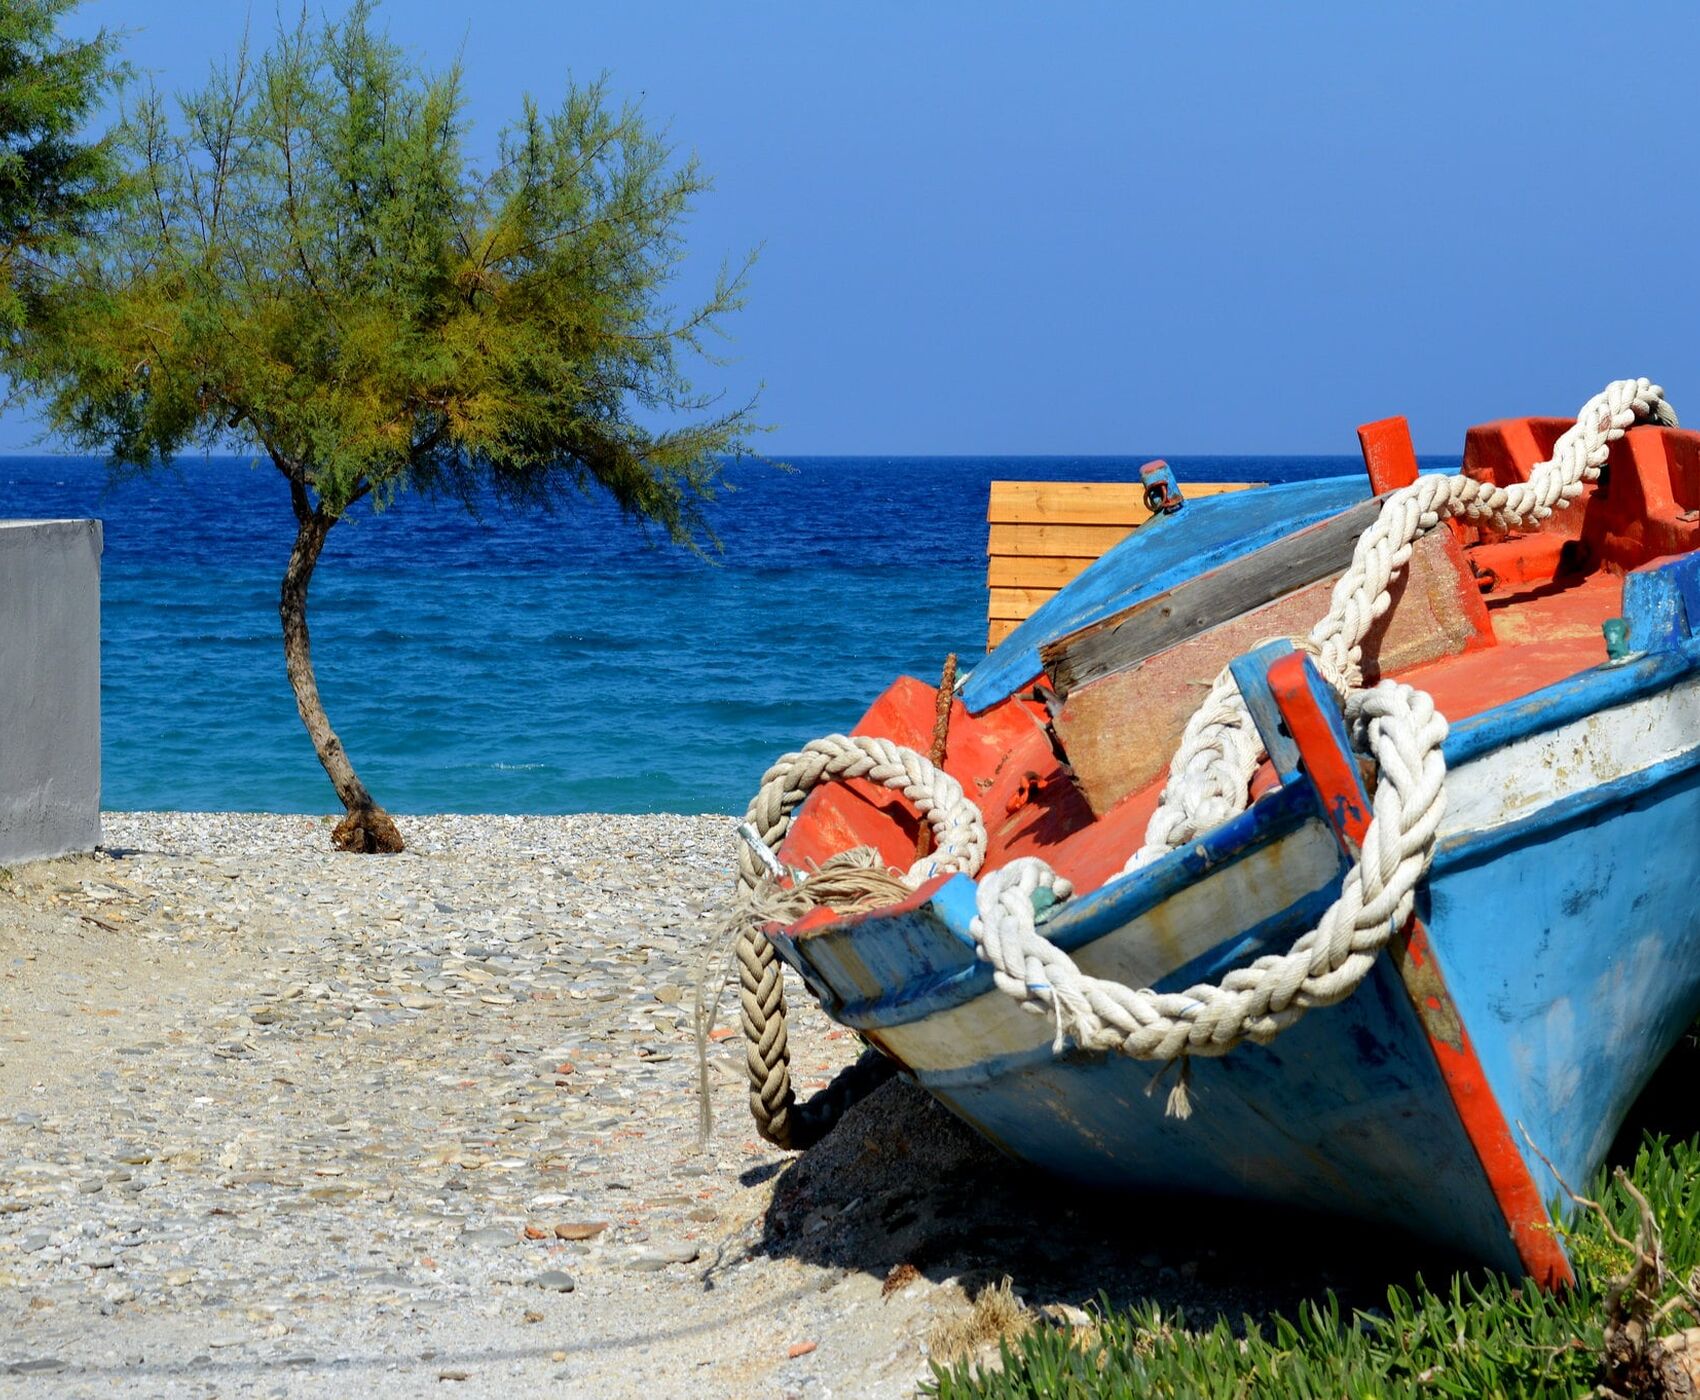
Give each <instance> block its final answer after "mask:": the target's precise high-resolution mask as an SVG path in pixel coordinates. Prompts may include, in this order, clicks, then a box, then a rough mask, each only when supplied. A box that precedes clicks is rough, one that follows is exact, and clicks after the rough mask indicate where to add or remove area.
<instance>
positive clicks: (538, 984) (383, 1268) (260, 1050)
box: [0, 813, 1341, 1397]
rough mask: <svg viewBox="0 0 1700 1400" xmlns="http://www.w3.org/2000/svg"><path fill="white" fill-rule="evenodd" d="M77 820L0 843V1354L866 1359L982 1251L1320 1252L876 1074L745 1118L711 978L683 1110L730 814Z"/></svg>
mask: <svg viewBox="0 0 1700 1400" xmlns="http://www.w3.org/2000/svg"><path fill="white" fill-rule="evenodd" d="M104 826H105V846H104V848H103V849H102V850H101V851H99V852H97V853H95V854H94V855H91V856H82V857H72V858H67V859H63V860H58V861H50V862H41V863H36V864H29V865H24V866H20V867H17V868H15V869H13V870H10V871H8V872H5V873H4V874H3V875H0V1396H9V1395H28V1396H96V1395H99V1396H107V1395H124V1396H155V1395H159V1396H180V1395H182V1396H189V1395H193V1396H215V1395H216V1396H223V1395H232V1396H248V1395H252V1396H267V1397H271V1396H278V1397H282V1396H345V1395H348V1394H351V1393H354V1392H355V1391H359V1392H360V1393H362V1394H365V1395H370V1396H391V1395H397V1396H399V1395H418V1394H423V1393H439V1392H440V1393H444V1394H447V1393H450V1388H452V1393H454V1394H459V1395H479V1396H483V1395H489V1396H495V1395H504V1396H505V1395H522V1394H523V1395H529V1394H549V1395H587V1396H592V1395H593V1396H616V1397H617V1396H628V1395H629V1396H639V1395H691V1396H707V1397H712V1396H774V1397H784V1396H789V1397H826V1396H831V1395H840V1396H900V1395H911V1394H913V1393H914V1391H915V1386H916V1384H917V1382H918V1381H919V1380H920V1379H922V1378H924V1377H925V1376H926V1375H927V1374H928V1361H929V1357H930V1356H932V1355H934V1354H937V1350H936V1349H937V1345H938V1341H939V1338H940V1337H941V1335H948V1334H949V1329H950V1327H951V1325H952V1323H953V1320H959V1319H961V1318H963V1317H966V1316H968V1315H970V1314H971V1313H972V1302H973V1299H974V1298H975V1297H977V1296H978V1295H979V1294H980V1293H982V1292H983V1291H984V1290H985V1289H986V1288H988V1287H990V1286H994V1285H995V1284H996V1283H997V1282H998V1281H999V1280H1001V1279H1002V1278H1004V1277H1009V1276H1013V1278H1014V1283H1015V1286H1016V1289H1017V1291H1018V1293H1019V1294H1020V1296H1022V1298H1023V1300H1024V1305H1025V1306H1027V1307H1028V1308H1030V1309H1031V1310H1032V1311H1033V1313H1034V1315H1040V1314H1041V1313H1043V1315H1045V1316H1048V1317H1050V1318H1051V1319H1052V1320H1054V1321H1056V1322H1058V1323H1059V1324H1060V1325H1069V1321H1070V1319H1073V1320H1074V1322H1076V1323H1078V1322H1079V1321H1081V1320H1082V1318H1083V1314H1081V1313H1080V1311H1079V1308H1080V1307H1081V1306H1082V1305H1085V1304H1090V1302H1091V1301H1092V1300H1093V1299H1094V1298H1095V1297H1096V1296H1098V1295H1099V1294H1100V1293H1101V1292H1102V1293H1108V1294H1110V1295H1112V1296H1114V1297H1123V1298H1134V1297H1153V1298H1158V1299H1160V1300H1162V1301H1163V1302H1164V1303H1166V1304H1169V1305H1178V1306H1187V1307H1190V1308H1193V1309H1198V1308H1200V1307H1205V1308H1207V1309H1210V1310H1218V1309H1219V1310H1222V1311H1226V1312H1228V1313H1229V1314H1230V1315H1233V1314H1234V1313H1235V1312H1237V1311H1252V1312H1254V1313H1255V1312H1257V1311H1260V1310H1261V1309H1262V1308H1264V1307H1265V1306H1267V1305H1268V1304H1270V1303H1272V1302H1278V1301H1280V1300H1282V1299H1283V1298H1285V1297H1288V1296H1291V1295H1292V1292H1293V1290H1294V1289H1302V1288H1306V1287H1310V1286H1313V1285H1315V1284H1318V1283H1324V1282H1334V1283H1338V1282H1341V1280H1340V1279H1338V1278H1333V1279H1331V1278H1329V1277H1328V1276H1326V1275H1315V1276H1312V1275H1309V1274H1307V1273H1306V1272H1305V1270H1303V1269H1300V1270H1294V1269H1293V1268H1292V1267H1291V1265H1290V1262H1289V1263H1287V1264H1284V1265H1282V1266H1280V1267H1279V1269H1274V1268H1272V1269H1271V1274H1270V1276H1268V1277H1260V1276H1259V1269H1258V1261H1257V1260H1255V1259H1254V1260H1249V1261H1248V1260H1245V1259H1238V1260H1236V1259H1234V1258H1232V1257H1231V1256H1225V1255H1224V1254H1223V1253H1222V1251H1220V1250H1219V1249H1218V1248H1217V1243H1218V1240H1217V1235H1218V1234H1219V1235H1221V1236H1222V1238H1224V1239H1225V1238H1229V1237H1231V1236H1232V1235H1233V1231H1234V1225H1233V1222H1232V1221H1231V1220H1227V1219H1220V1220H1216V1221H1214V1222H1213V1223H1209V1224H1207V1225H1204V1226H1201V1225H1200V1222H1199V1221H1197V1220H1196V1219H1195V1220H1190V1221H1189V1220H1186V1219H1185V1218H1184V1217H1176V1216H1170V1215H1167V1213H1164V1212H1151V1213H1150V1214H1147V1213H1146V1212H1144V1211H1140V1210H1134V1211H1131V1212H1130V1211H1129V1210H1128V1209H1127V1208H1126V1207H1125V1205H1124V1206H1119V1207H1116V1208H1114V1209H1113V1210H1109V1211H1100V1210H1098V1209H1096V1208H1095V1207H1093V1206H1092V1205H1091V1203H1090V1201H1089V1200H1087V1199H1085V1198H1083V1197H1082V1196H1081V1195H1080V1193H1078V1192H1057V1191H1054V1190H1052V1189H1050V1188H1049V1187H1048V1186H1047V1185H1046V1184H1045V1183H1042V1182H1038V1181H1036V1180H1035V1179H1034V1178H1032V1177H1031V1176H1029V1175H1028V1174H1026V1173H1023V1172H1021V1171H1018V1170H1017V1169H1015V1168H1014V1167H1013V1166H1011V1165H1009V1164H1007V1163H1006V1162H1004V1160H1003V1159H1002V1158H1000V1157H999V1156H998V1154H997V1153H995V1152H994V1151H993V1150H992V1149H991V1148H990V1147H989V1146H987V1145H986V1144H984V1143H983V1142H981V1141H980V1140H979V1139H977V1138H975V1137H974V1136H973V1135H972V1134H970V1133H969V1132H968V1131H967V1130H966V1129H964V1128H962V1127H961V1126H960V1125H959V1124H957V1122H956V1121H955V1120H954V1119H953V1118H951V1117H950V1116H949V1115H948V1114H946V1113H944V1112H943V1111H942V1110H941V1109H939V1108H938V1107H937V1106H936V1105H935V1104H933V1103H932V1101H931V1100H930V1099H928V1098H926V1097H925V1096H924V1095H922V1094H921V1093H920V1092H919V1091H918V1090H916V1089H914V1088H913V1086H911V1085H909V1084H908V1083H907V1082H905V1081H902V1080H898V1081H894V1082H893V1083H890V1084H888V1085H886V1086H885V1088H884V1089H882V1090H881V1091H880V1092H879V1093H878V1094H876V1095H874V1096H873V1097H872V1098H870V1099H869V1100H867V1101H866V1102H864V1103H863V1104H862V1105H860V1106H859V1107H858V1108H857V1109H856V1110H854V1111H853V1112H852V1114H851V1115H850V1116H849V1117H847V1118H846V1120H845V1121H844V1122H843V1123H842V1124H841V1125H840V1126H839V1128H838V1129H837V1130H836V1131H835V1132H834V1133H833V1134H831V1135H830V1136H829V1137H828V1138H827V1139H826V1141H825V1142H823V1143H822V1144H820V1145H819V1146H818V1147H816V1148H815V1149H814V1150H813V1151H812V1152H810V1153H808V1154H806V1155H804V1156H802V1157H800V1158H798V1157H791V1156H788V1155H787V1154H782V1153H779V1152H777V1151H776V1150H774V1149H772V1148H770V1147H768V1146H767V1145H766V1144H764V1143H762V1142H761V1141H759V1140H758V1139H757V1138H756V1136H755V1134H754V1132H753V1130H752V1128H751V1126H750V1124H749V1120H748V1117H747V1110H746V1107H745V1099H744V1087H743V1068H742V1048H741V1045H740V1044H739V1041H738V1039H737V1037H736V1035H735V1033H734V1028H735V1022H733V1020H732V1016H733V1009H732V1006H731V998H730V996H728V997H727V999H726V1003H725V1005H724V1008H723V1012H722V1021H723V1023H724V1025H723V1028H722V1030H721V1031H720V1032H718V1033H717V1038H716V1039H714V1040H713V1041H712V1043H711V1044H710V1047H709V1053H708V1082H709V1085H710V1094H711V1098H712V1105H713V1109H714V1115H715V1123H714V1127H713V1130H712V1133H711V1134H710V1136H709V1138H708V1140H707V1144H706V1146H703V1145H701V1144H700V1138H699V1127H698V1123H699V1096H698V1073H699V1072H698V1061H697V1054H696V1036H695V1029H694V1018H693V1004H694V994H695V987H696V984H697V980H698V978H699V976H700V975H701V973H702V969H703V968H704V967H705V965H711V964H715V963H717V962H718V960H719V957H720V949H719V942H720V935H719V934H718V932H717V929H718V926H719V924H720V921H721V919H722V917H723V915H724V912H725V909H726V905H727V901H728V898H729V894H730V888H731V878H732V846H731V844H730V827H731V823H730V821H729V819H727V818H725V817H701V818H695V817H676V816H567V817H466V816H455V817H433V818H410V819H406V820H405V821H404V822H403V829H404V832H405V834H406V836H407V839H408V841H409V850H408V851H407V852H406V853H405V854H403V855H399V856H394V857H361V856H349V855H342V854H338V853H335V852H333V851H332V850H331V849H330V846H329V842H328V831H329V825H328V823H327V822H326V821H325V820H323V819H319V818H312V817H302V816H253V815H229V814H197V813H173V814H145V813H135V814H123V813H109V814H107V815H106V817H105V822H104ZM791 1043H792V1047H793V1057H794V1067H795V1069H796V1072H797V1075H798V1078H799V1081H800V1083H801V1085H802V1086H803V1088H804V1089H805V1090H807V1089H809V1088H812V1087H815V1086H818V1085H819V1084H820V1083H823V1082H824V1081H825V1080H826V1078H827V1077H828V1076H829V1075H830V1074H831V1073H833V1072H835V1071H836V1070H837V1069H838V1068H839V1067H841V1066H842V1065H844V1064H846V1063H848V1062H849V1061H850V1060H851V1059H852V1058H854V1056H855V1054H856V1052H857V1050H858V1049H859V1046H858V1045H857V1043H856V1042H855V1040H854V1039H853V1038H852V1037H849V1036H847V1035H846V1034H845V1033H844V1032H842V1031H840V1030H837V1029H835V1028H833V1027H832V1026H831V1024H830V1023H829V1022H828V1021H827V1020H826V1019H825V1018H824V1017H823V1016H822V1015H821V1014H820V1013H819V1011H818V1010H817V1009H816V1008H815V1007H814V1006H813V1004H812V1002H810V1000H809V999H808V998H807V996H806V995H799V994H795V993H794V995H793V997H792V1041H791ZM1265 1234H1267V1231H1265ZM1036 1238H1037V1239H1043V1240H1044V1241H1045V1247H1044V1249H1043V1250H1038V1249H1035V1248H1034V1246H1033V1242H1034V1240H1035V1239H1036ZM1260 1253H1261V1251H1260ZM1270 1257H1271V1258H1272V1259H1275V1258H1279V1257H1280V1256H1279V1252H1278V1251H1276V1252H1275V1253H1273V1254H1272V1255H1271V1256H1270ZM941 1328H942V1329H945V1330H944V1332H942V1333H941Z"/></svg>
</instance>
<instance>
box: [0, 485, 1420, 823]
mask: <svg viewBox="0 0 1700 1400" xmlns="http://www.w3.org/2000/svg"><path fill="white" fill-rule="evenodd" d="M1145 460H1147V459H1145V458H1141V457H1021V458H1016V457H1005V458H966V457H963V458H957V457H798V458H791V459H789V465H790V467H791V468H792V470H789V471H781V470H777V469H775V468H774V467H772V466H768V465H761V464H752V463H743V464H739V465H737V466H735V467H734V468H733V469H732V470H731V473H730V482H731V485H732V486H733V487H734V488H735V489H733V490H731V491H728V492H726V493H725V494H724V495H722V496H721V497H720V498H719V499H718V500H716V501H715V502H714V503H713V504H712V505H711V506H710V507H709V512H708V514H709V520H710V523H711V525H712V527H713V529H714V530H715V532H716V533H717V534H718V535H719V538H720V541H721V544H722V551H721V552H720V553H719V554H718V555H716V556H715V557H714V558H712V559H711V560H704V559H701V558H698V557H696V556H694V555H692V554H690V553H689V552H687V551H684V550H681V549H679V548H676V547H674V546H672V545H670V544H668V543H667V542H666V541H665V540H663V539H659V538H655V537H647V538H646V537H645V535H644V534H643V533H642V532H641V531H640V530H639V529H637V528H636V527H635V526H634V525H632V524H630V523H629V522H627V521H625V520H624V519H622V517H621V516H620V514H619V512H618V511H616V510H614V509H613V508H612V507H611V506H609V505H608V504H607V503H606V502H605V501H603V500H601V499H598V498H586V499H584V500H583V501H581V502H578V503H577V504H576V505H575V506H573V507H572V508H571V509H565V510H562V511H559V512H557V513H555V514H553V515H544V514H526V515H519V516H513V515H507V514H504V513H502V512H501V511H500V510H498V509H497V508H495V507H492V508H491V509H489V510H486V511H484V512H482V518H480V519H473V518H470V517H469V516H468V515H467V514H466V513H465V512H464V511H462V510H461V508H460V507H458V506H454V505H450V504H447V503H441V502H433V501H428V500H423V499H418V498H411V497H405V496H404V497H402V498H401V499H399V500H397V501H395V502H394V503H393V504H392V505H390V507H389V508H388V509H386V510H383V511H381V512H373V511H371V510H367V509H360V510H358V511H356V512H355V513H354V514H353V515H351V517H350V518H349V519H348V520H346V521H345V522H344V523H342V524H340V525H338V526H337V528H336V529H335V530H333V531H332V532H331V536H330V542H329V544H328V545H327V547H326V550H325V554H324V557H323V559H322V561H321V563H320V565H319V569H318V573H317V575H316V577H315V579H314V582H313V592H312V599H311V613H310V620H311V625H312V629H313V653H314V661H315V664H316V667H317V670H318V675H319V682H320V687H321V690H322V692H323V695H324V700H325V705H326V709H327V711H328V713H329V715H330V718H331V723H332V724H333V725H334V726H335V727H336V729H337V731H338V732H339V734H340V735H341V737H342V739H343V741H344V743H345V745H346V746H347V748H348V751H349V753H350V754H351V756H352V757H353V759H354V763H355V766H356V768H357V769H358V771H359V772H360V774H361V776H362V777H363V778H364V779H365V781H366V783H367V785H368V787H370V788H371V790H372V792H373V793H374V795H375V796H376V797H377V798H378V800H379V801H381V802H383V803H384V804H385V805H386V806H388V807H389V808H390V809H391V810H392V811H395V812H398V813H420V812H532V813H552V812H583V811H608V812H650V811H661V812H742V810H743V808H744V806H745V804H746V803H747V801H748V800H749V796H750V794H751V793H752V792H753V791H754V789H755V787H756V784H757V780H758V779H759V778H760V776H761V774H762V771H763V769H764V768H766V766H767V765H768V763H769V762H770V761H771V760H772V759H773V758H774V757H775V756H776V755H778V754H780V753H782V752H784V751H785V750H787V749H790V748H794V747H796V746H797V745H798V744H800V743H803V742H805V741H807V740H809V739H811V738H813V737H815V736H816V735H819V734H825V733H829V732H831V731H833V730H842V729H845V728H847V727H848V726H850V725H852V724H854V723H855V721H856V719H857V717H858V716H859V715H860V714H861V713H862V711H863V710H864V709H866V707H867V705H868V704H869V703H870V702H871V701H872V700H873V699H874V698H875V697H876V696H877V695H878V694H879V693H880V691H881V690H883V689H884V688H885V686H886V685H887V684H888V683H889V681H890V680H891V678H892V677H893V676H895V675H897V674H899V673H901V672H908V673H909V674H912V675H919V676H923V677H926V678H928V679H933V680H936V678H937V676H938V672H939V668H940V665H941V664H942V662H943V660H944V656H945V653H946V652H950V651H955V652H958V653H960V655H961V658H962V665H963V666H964V667H967V666H970V665H972V664H973V663H974V662H975V661H976V660H977V659H978V658H979V657H981V656H983V655H984V652H985V638H986V560H985V548H986V523H985V522H986V498H987V489H988V485H989V483H990V482H991V481H993V480H995V479H1010V478H1015V479H1026V480H1041V479H1054V480H1077V481H1129V480H1135V479H1137V472H1138V469H1139V466H1140V464H1141V463H1142V462H1143V461H1145ZM1169 460H1170V463H1171V465H1172V466H1174V467H1175V469H1176V472H1177V474H1178V475H1179V477H1180V479H1181V480H1182V482H1183V483H1184V482H1185V481H1187V480H1193V481H1212V480H1216V481H1290V480H1298V479H1304V478H1310V477H1316V476H1326V475H1332V474H1339V473H1345V472H1355V471H1361V470H1362V467H1361V465H1360V464H1359V462H1358V460H1357V459H1356V458H1353V457H1304V458H1275V457H1192V458H1170V459H1169ZM1436 464H1437V465H1439V464H1441V463H1436ZM1425 465H1428V463H1427V462H1425ZM85 515H89V516H96V517H98V518H100V519H101V520H102V521H104V522H105V531H106V555H105V559H104V564H103V575H102V624H101V626H102V668H103V676H104V678H103V682H102V727H103V798H102V800H103V805H105V806H106V807H107V808H108V809H114V810H126V809H143V808H160V809H177V810H207V809H211V810H245V811H284V812H325V811H329V810H331V809H332V808H334V807H335V806H336V801H335V798H334V796H333V794H332V792H331V789H330V786H329V783H328V782H327V781H326V779H325V777H324V774H323V772H322V771H321V770H320V768H319V766H318V762H317V760H316V759H315V758H314V755H313V750H312V746H311V744H310V743H309V742H308V740H307V736H306V733H305V731H304V730H303V729H302V727H301V722H300V720H299V718H298V717H297V715H296V713H295V705H294V700H293V697H292V696H291V693H290V690H289V686H288V683H287V681H286V680H285V678H284V670H283V652H282V645H281V641H280V638H279V633H278V617H277V596H278V584H279V580H280V579H281V577H282V571H283V566H284V561H285V560H286V558H287V557H288V554H289V549H290V543H291V540H292V537H293V533H294V521H293V518H292V516H291V514H290V508H289V501H288V496H287V492H286V491H285V489H284V485H283V483H282V481H281V480H280V479H279V478H278V476H277V475H276V473H275V472H274V471H272V470H271V469H270V468H269V467H265V468H261V467H257V466H255V465H252V464H251V463H249V462H248V461H246V460H243V459H237V458H228V459H225V458H211V459H208V458H194V459H185V460H183V461H181V462H179V463H178V464H176V465H174V466H172V467H170V468H167V469H163V470H159V471H156V472H153V473H149V474H145V475H142V476H140V477H131V478H126V479H123V480H118V481H111V480H109V479H108V473H107V471H106V469H105V467H104V466H103V464H102V463H101V462H99V461H98V460H92V459H83V458H71V457H23V456H18V457H5V458H0V518H3V517H14V518H16V517H32V516H34V517H50V516H85Z"/></svg>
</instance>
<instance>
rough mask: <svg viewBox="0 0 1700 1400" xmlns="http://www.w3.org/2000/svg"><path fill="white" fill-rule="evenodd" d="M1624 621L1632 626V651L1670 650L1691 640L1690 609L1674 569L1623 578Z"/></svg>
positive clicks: (1632, 574) (1630, 637) (1630, 636)
mask: <svg viewBox="0 0 1700 1400" xmlns="http://www.w3.org/2000/svg"><path fill="white" fill-rule="evenodd" d="M1623 620H1624V621H1625V622H1626V623H1627V624H1628V625H1629V649H1630V651H1631V652H1639V651H1668V650H1669V649H1670V648H1671V647H1676V646H1681V645H1682V643H1684V642H1686V641H1687V640H1688V637H1689V630H1688V609H1687V608H1686V607H1685V606H1684V605H1683V600H1682V589H1681V587H1680V586H1679V584H1678V582H1677V577H1676V572H1675V570H1673V569H1652V570H1648V571H1646V572H1642V571H1639V570H1638V571H1636V572H1635V573H1631V574H1625V575H1624V576H1623Z"/></svg>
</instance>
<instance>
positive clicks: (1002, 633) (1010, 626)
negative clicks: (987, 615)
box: [986, 617, 1026, 651]
mask: <svg viewBox="0 0 1700 1400" xmlns="http://www.w3.org/2000/svg"><path fill="white" fill-rule="evenodd" d="M1024 621H1026V619H1025V618H1020V617H994V618H992V619H990V620H989V621H988V622H987V623H986V650H987V651H990V650H991V649H992V648H993V647H995V646H996V645H997V644H998V643H999V642H1001V641H1002V640H1003V639H1004V638H1005V637H1007V636H1008V635H1009V634H1010V633H1011V632H1013V631H1015V629H1016V628H1017V627H1019V626H1021V624H1022V623H1023V622H1024Z"/></svg>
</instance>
